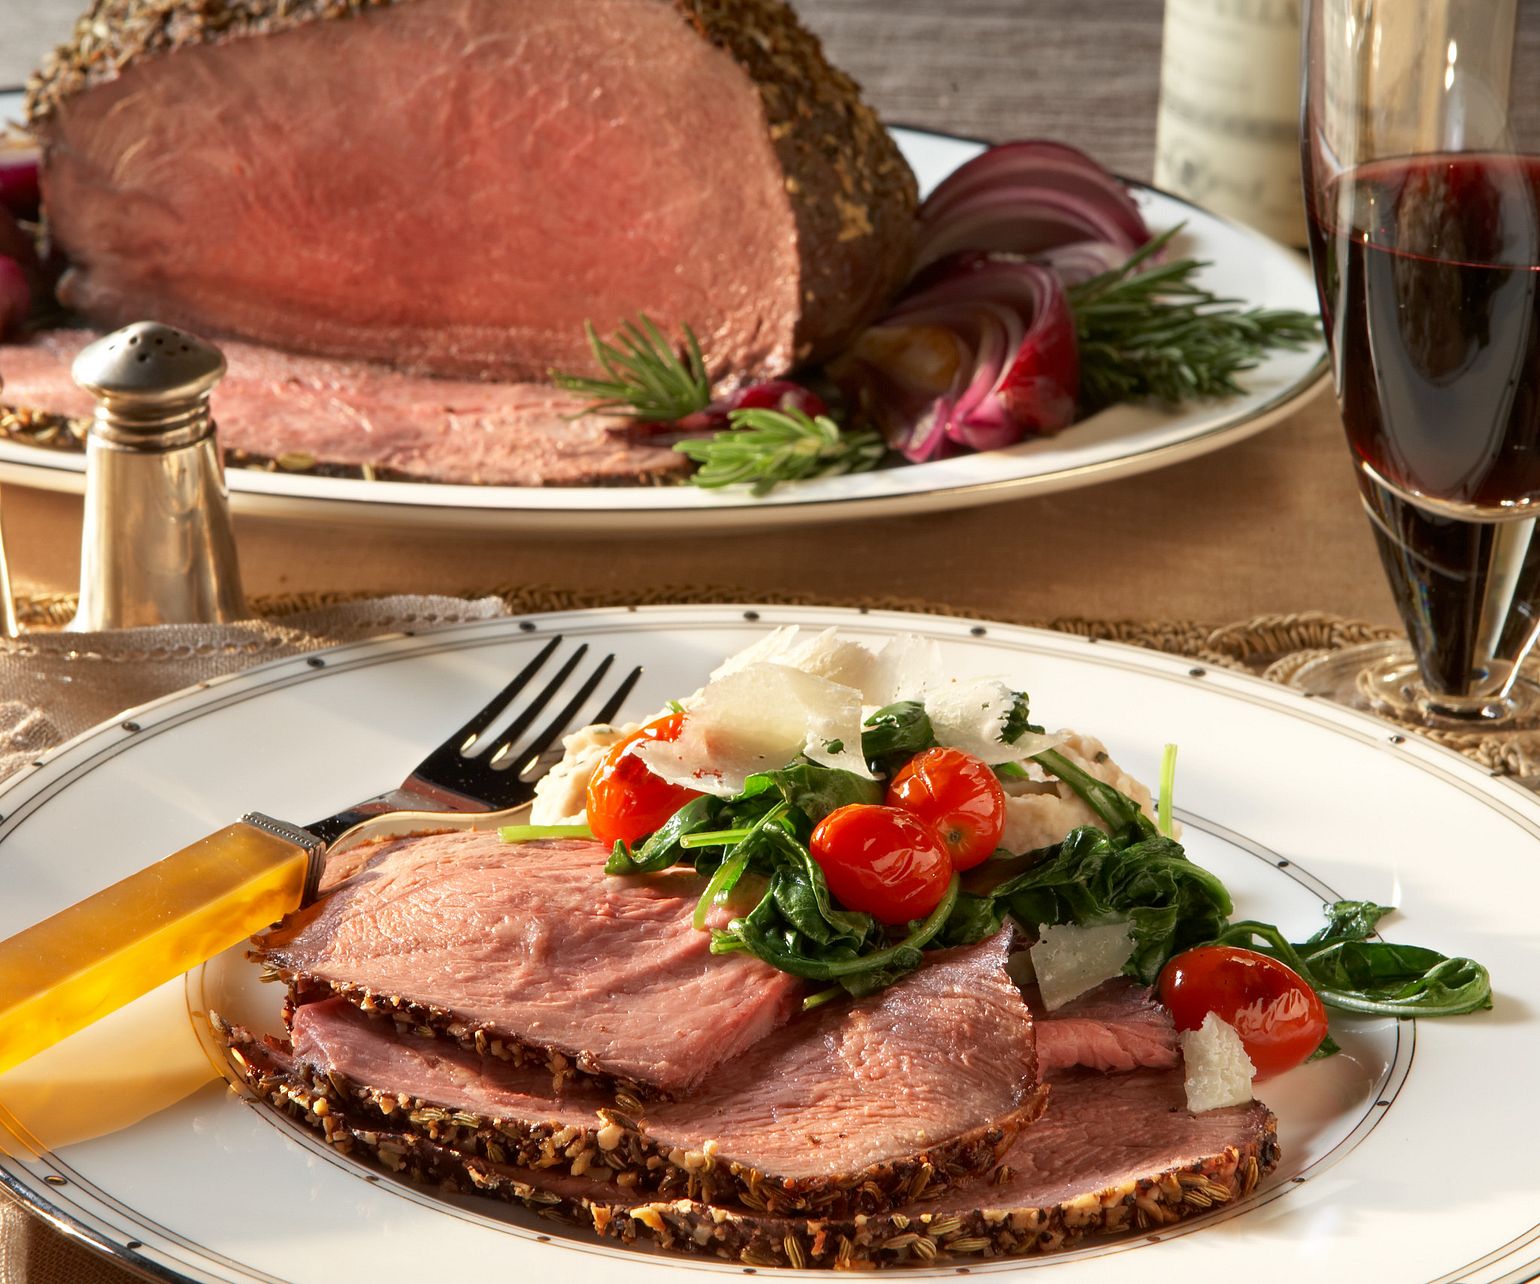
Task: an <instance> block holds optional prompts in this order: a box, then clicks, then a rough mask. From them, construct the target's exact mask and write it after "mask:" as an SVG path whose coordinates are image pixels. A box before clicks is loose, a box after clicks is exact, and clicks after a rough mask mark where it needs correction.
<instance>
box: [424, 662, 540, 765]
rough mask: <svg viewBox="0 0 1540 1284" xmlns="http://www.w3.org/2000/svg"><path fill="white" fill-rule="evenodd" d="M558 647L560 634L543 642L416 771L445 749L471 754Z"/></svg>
mask: <svg viewBox="0 0 1540 1284" xmlns="http://www.w3.org/2000/svg"><path fill="white" fill-rule="evenodd" d="M560 645H561V635H560V634H558V635H557V636H556V637H554V638H552V639H551V640H550V641H549V642H547V643H546V644H545V645H544V646H543V647H541V648H540V650H539V652H538V653H537V654H536V655H535V658H534V659H532V660H531V661H530V662H529V663H528V664H526V665H525V666H524V667H523V668H522V669H520V670H519V671H518V673H516V674H515V675H514V677H513V679H512V681H510V682H509V683H508V685H507V686H505V687H504V688H503V689H502V690H501V691H499V692H498V693H497V694H496V695H495V696H493V697H492V698H491V700H489V701H488V702H487V703H486V705H485V706H483V708H482V709H481V711H480V712H479V713H477V714H475V715H474V716H473V717H472V718H471V719H470V720H469V721H468V722H467V723H466V724H465V725H464V726H463V727H461V728H460V729H459V730H458V731H456V732H455V733H454V734H453V735H451V736H447V737H446V738H445V739H444V742H443V743H442V744H441V745H440V746H439V747H438V748H437V749H435V750H434V751H433V753H431V754H430V755H429V756H428V757H427V758H426V759H424V760H423V763H422V765H421V766H420V767H418V769H417V770H418V771H421V770H423V768H424V767H426V766H427V765H428V763H429V762H431V761H432V760H433V759H434V758H436V757H438V755H439V754H441V753H443V752H444V750H445V749H452V750H453V751H454V752H456V753H461V754H467V753H469V752H470V751H471V746H472V745H474V744H475V743H476V741H477V740H479V739H480V738H481V736H482V735H483V733H485V731H486V729H487V728H488V727H489V726H490V725H491V724H492V722H493V720H494V719H495V718H496V717H497V715H498V714H500V713H501V712H502V711H503V710H504V709H506V708H507V707H508V702H509V701H510V700H512V699H513V697H514V696H516V695H518V694H519V692H520V691H522V690H523V689H524V687H525V684H527V683H528V682H529V680H530V679H531V678H532V677H534V676H535V674H536V673H537V672H538V671H539V670H540V666H541V665H543V664H544V663H545V662H546V661H547V660H549V659H550V658H551V653H552V652H553V651H555V650H556V648H557V647H558V646H560Z"/></svg>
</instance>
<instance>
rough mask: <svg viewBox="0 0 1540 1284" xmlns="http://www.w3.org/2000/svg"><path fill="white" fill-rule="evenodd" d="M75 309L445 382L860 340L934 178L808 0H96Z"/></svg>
mask: <svg viewBox="0 0 1540 1284" xmlns="http://www.w3.org/2000/svg"><path fill="white" fill-rule="evenodd" d="M28 106H29V114H30V120H31V125H32V127H33V129H34V131H35V132H36V133H37V135H38V137H39V138H40V140H41V143H42V147H43V175H42V186H43V194H44V202H45V206H46V209H47V214H48V221H49V228H50V233H51V236H52V238H53V240H54V241H55V243H56V244H57V245H58V246H59V247H60V248H61V249H62V250H63V251H64V252H65V254H66V255H67V256H68V258H69V259H70V260H71V262H72V263H73V267H72V268H71V269H70V271H69V273H68V274H67V275H66V277H65V278H64V281H63V283H62V285H61V291H60V292H61V297H62V298H63V300H64V301H65V302H66V303H67V304H68V305H69V306H71V307H74V308H77V309H78V310H80V311H81V312H83V313H85V314H86V315H88V316H90V317H92V318H94V319H96V320H98V321H100V322H103V323H106V324H112V325H116V324H121V323H123V322H126V321H132V320H139V319H141V318H143V317H145V316H153V317H155V318H156V319H158V320H162V321H165V322H168V323H171V324H174V325H180V326H184V327H186V328H189V329H192V330H194V331H198V332H201V333H207V334H209V335H211V336H223V337H232V336H233V337H241V338H247V339H252V340H255V341H258V342H261V343H267V344H272V345H274V346H277V347H281V348H286V349H289V350H292V351H296V352H305V353H314V354H318V355H328V356H338V357H357V358H363V359H367V360H372V361H383V362H389V363H391V364H393V365H397V366H400V367H402V368H408V369H414V370H418V371H423V372H431V373H437V374H452V375H457V376H470V377H478V378H484V377H492V378H531V377H534V378H544V377H545V376H546V374H547V372H548V370H549V369H550V368H551V367H553V366H555V367H559V368H564V369H586V368H588V367H589V366H590V365H591V357H590V354H589V352H588V347H587V343H586V340H585V337H584V332H583V326H584V323H585V322H588V321H591V322H593V323H594V325H595V326H597V327H598V329H599V330H600V331H601V332H604V333H608V332H610V331H612V330H613V329H615V328H616V327H617V326H618V325H619V324H620V323H621V321H622V320H624V319H627V318H631V317H635V316H637V315H638V314H641V313H645V314H647V315H649V316H650V317H652V318H653V319H654V320H655V321H656V322H657V323H658V324H659V325H660V326H662V327H663V328H664V330H665V331H668V332H670V333H677V332H678V329H679V327H680V326H681V325H683V324H689V325H691V326H693V327H694V328H695V330H696V332H697V333H698V335H699V336H700V339H701V342H702V344H703V346H704V348H705V351H706V353H707V355H708V359H709V363H710V365H711V367H712V369H713V370H714V371H715V372H717V373H723V372H728V371H731V372H734V373H743V374H763V373H774V372H779V371H782V370H784V369H787V368H789V367H790V366H792V365H793V364H795V363H797V362H798V361H800V360H802V359H803V358H806V357H808V356H818V355H820V354H823V353H827V352H829V351H831V350H833V349H834V348H835V347H837V346H838V345H839V344H840V342H841V340H843V339H844V338H846V337H848V336H849V335H850V334H852V333H853V332H854V330H855V329H856V328H857V327H858V326H859V325H860V324H861V323H862V321H863V320H864V319H866V318H867V317H869V316H870V315H871V314H872V312H873V311H874V310H875V308H876V307H877V306H878V305H879V304H880V303H881V302H882V301H883V300H884V299H885V298H886V297H887V296H888V295H889V293H890V292H891V291H892V290H893V288H894V287H895V286H896V285H897V284H898V283H899V281H900V280H901V279H902V276H903V274H904V272H905V270H906V268H907V265H908V262H909V258H910V254H911V239H912V223H913V219H912V215H913V210H914V203H915V187H914V179H913V176H912V175H911V174H910V173H909V170H908V168H907V166H906V165H905V164H904V162H903V160H902V159H901V157H900V156H899V154H898V152H897V149H896V148H895V147H894V145H893V143H892V141H891V140H890V139H889V138H888V136H887V134H886V133H885V132H884V131H883V129H882V127H881V125H880V124H879V123H878V121H877V119H876V118H875V116H873V114H872V113H871V111H870V110H869V109H868V108H867V107H866V106H865V105H864V104H862V102H861V101H860V99H859V96H858V91H857V89H856V86H855V85H854V84H853V83H852V82H851V81H850V80H849V79H848V78H847V77H845V76H844V75H842V74H841V73H839V72H837V71H835V70H834V69H833V68H831V67H830V66H829V65H828V63H827V62H825V60H824V58H823V54H822V51H821V49H820V48H819V45H818V42H817V40H816V39H815V38H814V37H813V36H812V35H810V34H809V33H808V32H806V31H805V30H803V29H802V27H801V26H799V25H798V23H797V21H796V19H795V17H794V16H793V15H792V13H791V11H790V10H789V9H788V8H787V7H786V6H785V5H784V4H781V3H779V0H584V3H581V4H574V3H572V2H571V0H520V2H519V3H517V4H513V3H509V2H508V0H394V2H392V0H242V2H241V3H239V4H211V3H207V2H206V0H165V2H164V3H157V4H153V5H146V4H144V3H142V0H97V2H96V3H95V4H94V5H93V6H92V9H91V12H90V13H89V14H88V15H87V16H86V17H85V18H83V19H82V20H81V22H80V23H79V24H78V25H77V27H76V29H75V33H74V36H73V39H72V41H71V42H70V44H68V45H67V46H65V47H64V48H62V49H61V50H59V51H58V52H57V53H56V54H55V55H53V56H52V57H51V58H50V60H49V61H48V62H47V63H46V65H45V66H44V67H43V69H42V70H41V72H40V73H38V75H37V76H36V77H35V78H34V80H33V83H32V89H31V93H30V95H29V101H28Z"/></svg>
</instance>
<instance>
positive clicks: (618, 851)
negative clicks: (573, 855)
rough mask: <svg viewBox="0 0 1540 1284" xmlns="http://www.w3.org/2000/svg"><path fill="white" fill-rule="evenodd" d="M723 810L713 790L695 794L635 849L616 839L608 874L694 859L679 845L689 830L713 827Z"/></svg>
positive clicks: (607, 864) (647, 871)
mask: <svg viewBox="0 0 1540 1284" xmlns="http://www.w3.org/2000/svg"><path fill="white" fill-rule="evenodd" d="M721 812H722V801H721V799H719V798H713V797H711V795H709V794H702V795H701V796H700V797H699V798H692V799H690V801H689V802H687V803H685V805H684V806H683V807H681V808H680V809H679V810H678V811H676V812H675V813H674V814H673V815H672V816H670V817H669V818H668V819H667V820H665V821H664V822H663V824H661V825H660V826H659V827H658V828H657V829H656V830H654V831H653V833H652V835H651V836H650V837H649V838H648V839H647V841H646V842H645V843H643V844H642V845H641V847H639V848H638V849H637V850H636V851H635V852H632V851H630V850H629V849H628V848H627V847H626V845H625V844H624V843H616V844H615V850H614V851H613V852H611V853H610V858H609V860H607V861H605V863H604V872H605V873H606V874H655V873H657V872H658V871H659V870H664V869H667V868H668V867H669V866H670V865H678V864H681V863H683V864H688V863H690V854H689V852H687V851H686V850H685V849H684V848H683V847H681V846H680V845H679V840H680V839H681V838H683V837H684V836H685V835H686V834H693V833H696V832H697V831H699V830H705V829H710V828H712V827H713V826H714V825H715V824H716V823H717V818H718V817H719V816H720V815H721Z"/></svg>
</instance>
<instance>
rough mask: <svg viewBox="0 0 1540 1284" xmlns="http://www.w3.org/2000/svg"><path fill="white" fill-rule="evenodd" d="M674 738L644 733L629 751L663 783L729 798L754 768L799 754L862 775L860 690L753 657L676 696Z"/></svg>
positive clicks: (765, 767)
mask: <svg viewBox="0 0 1540 1284" xmlns="http://www.w3.org/2000/svg"><path fill="white" fill-rule="evenodd" d="M684 711H685V716H684V722H683V726H682V728H681V730H680V733H679V736H678V738H677V739H675V740H672V741H662V740H649V741H647V742H645V743H643V744H640V745H638V747H637V749H636V751H635V752H636V754H637V756H638V757H640V758H641V760H642V761H643V762H644V763H645V764H646V765H647V768H648V770H650V771H651V772H653V774H654V775H657V776H661V777H662V778H663V779H664V780H667V781H669V782H670V783H671V784H678V785H687V786H689V787H690V788H691V789H698V790H700V791H701V792H702V793H707V794H715V795H717V796H718V797H720V798H731V797H732V796H734V795H735V794H739V793H742V792H743V785H744V781H746V780H747V779H748V778H749V777H750V776H752V775H754V774H755V773H756V772H760V771H775V770H776V769H778V768H780V767H784V766H785V765H786V764H787V763H788V762H790V761H792V759H794V758H796V757H797V756H798V755H799V754H806V755H807V756H808V757H809V758H810V759H812V760H813V761H814V762H816V763H821V764H822V765H823V766H826V767H838V768H840V769H842V770H844V771H849V772H853V773H854V774H855V775H858V776H862V777H864V778H865V779H868V780H870V779H872V778H873V777H872V774H871V772H870V770H868V768H867V766H866V761H865V759H863V758H862V757H861V696H860V693H859V692H857V691H855V690H854V689H853V688H851V687H846V686H841V685H840V684H839V683H836V682H830V681H829V680H828V679H826V678H819V677H815V676H814V675H812V674H810V673H803V672H801V671H800V670H798V669H793V668H789V667H787V666H786V665H783V664H775V663H769V662H765V661H756V662H754V663H752V664H747V665H744V666H743V667H741V668H738V669H736V670H734V671H732V672H730V673H727V674H726V675H724V676H723V677H721V678H714V679H712V681H710V682H708V683H707V684H706V685H705V686H704V687H702V688H701V689H700V690H699V691H698V692H696V693H695V695H693V696H691V697H690V698H689V699H688V700H686V701H685V702H684Z"/></svg>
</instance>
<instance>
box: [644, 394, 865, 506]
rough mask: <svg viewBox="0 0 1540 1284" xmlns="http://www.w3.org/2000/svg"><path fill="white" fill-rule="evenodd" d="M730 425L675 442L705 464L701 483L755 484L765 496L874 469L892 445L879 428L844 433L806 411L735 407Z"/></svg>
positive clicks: (696, 477) (698, 480)
mask: <svg viewBox="0 0 1540 1284" xmlns="http://www.w3.org/2000/svg"><path fill="white" fill-rule="evenodd" d="M728 422H729V423H731V424H732V427H731V428H728V429H726V430H725V431H723V432H719V433H716V434H714V435H712V436H710V437H695V438H691V439H690V440H688V441H681V442H676V443H675V444H674V449H675V450H678V451H681V452H682V453H684V454H686V455H688V456H689V457H690V458H691V459H693V460H694V461H695V462H696V463H698V464H699V465H700V467H699V468H698V469H697V470H696V471H695V474H694V476H693V477H691V479H690V480H691V481H692V482H694V483H695V485H697V486H706V487H717V486H733V485H736V484H738V483H740V482H744V483H749V484H751V485H752V486H753V489H754V494H756V495H765V494H768V493H769V492H770V491H771V490H773V489H774V488H775V487H776V486H777V485H779V484H780V483H781V482H787V481H805V480H806V479H807V478H809V477H832V476H836V475H837V474H840V473H860V472H866V471H867V470H868V469H872V468H875V467H876V466H877V464H878V463H879V462H880V461H881V459H882V456H883V454H884V453H885V452H886V450H887V447H886V446H884V444H883V441H882V438H881V437H880V436H878V434H876V433H875V432H841V431H840V427H839V425H838V424H836V423H835V422H834V420H832V419H830V418H829V417H828V416H827V415H819V416H818V417H817V418H816V419H815V418H813V417H811V416H810V415H808V414H806V413H805V412H804V411H801V410H734V411H733V412H732V413H731V414H730V415H728Z"/></svg>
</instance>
